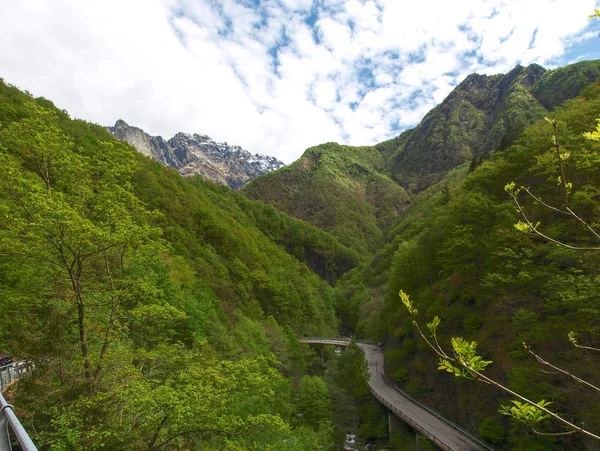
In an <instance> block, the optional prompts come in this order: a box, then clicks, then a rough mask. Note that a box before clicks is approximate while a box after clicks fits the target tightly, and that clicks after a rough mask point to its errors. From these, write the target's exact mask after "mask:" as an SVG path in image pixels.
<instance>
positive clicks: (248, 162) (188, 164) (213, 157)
mask: <svg viewBox="0 0 600 451" xmlns="http://www.w3.org/2000/svg"><path fill="white" fill-rule="evenodd" d="M106 129H107V130H108V131H109V132H110V133H112V134H113V135H114V136H115V137H116V138H117V139H119V140H122V141H126V142H128V143H129V144H131V145H132V146H133V147H135V148H136V149H137V150H138V151H139V152H141V153H143V154H144V155H147V156H149V157H151V158H154V159H156V160H158V161H160V162H161V163H163V164H165V165H167V166H171V167H173V168H175V169H177V170H178V171H179V172H180V173H181V174H182V175H184V176H192V175H201V176H203V177H204V178H206V179H208V180H211V181H213V182H217V183H222V184H224V185H228V186H229V187H230V188H232V189H238V188H241V187H242V186H244V185H246V184H247V183H248V182H249V181H250V180H252V179H254V178H256V177H258V176H259V175H263V174H265V173H267V172H270V171H274V170H275V169H279V168H280V167H282V166H284V163H283V162H281V161H279V160H278V159H276V158H274V157H270V156H266V155H260V154H251V153H250V152H248V151H247V150H244V149H242V148H241V147H240V146H236V145H229V144H228V143H226V142H222V143H219V142H216V141H214V140H213V139H212V138H211V137H210V136H208V135H202V134H199V133H194V134H189V133H183V132H179V133H176V134H175V135H174V136H173V137H172V138H171V139H169V140H165V139H164V138H163V137H162V136H151V135H149V134H148V133H146V132H145V131H144V130H142V129H141V128H138V127H133V126H130V125H129V124H127V123H126V122H125V121H124V120H122V119H119V120H118V121H117V122H116V123H115V125H114V126H113V127H106Z"/></svg>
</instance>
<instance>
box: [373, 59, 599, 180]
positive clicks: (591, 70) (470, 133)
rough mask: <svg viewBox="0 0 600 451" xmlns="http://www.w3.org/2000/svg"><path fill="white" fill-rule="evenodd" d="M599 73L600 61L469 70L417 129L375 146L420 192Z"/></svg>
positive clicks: (506, 140) (507, 140) (498, 145)
mask: <svg viewBox="0 0 600 451" xmlns="http://www.w3.org/2000/svg"><path fill="white" fill-rule="evenodd" d="M599 75H600V61H584V62H580V63H577V64H572V65H569V66H565V67H563V68H559V69H556V70H550V71H548V70H546V69H544V68H543V67H541V66H538V65H537V64H532V65H530V66H528V67H522V66H517V67H515V68H514V69H513V70H512V71H510V72H509V73H508V74H505V75H493V76H487V75H478V74H471V75H469V76H468V77H467V78H466V79H465V80H464V81H463V82H462V83H461V84H460V85H459V86H458V87H456V88H455V89H454V90H453V91H452V92H451V93H450V95H449V96H448V97H447V98H446V99H445V100H444V101H443V102H442V103H441V104H439V105H438V106H437V107H435V108H434V109H432V110H431V111H430V112H429V113H428V114H427V115H426V116H425V118H424V119H423V120H422V121H421V123H420V124H419V125H418V126H417V127H415V128H414V129H412V130H410V131H407V132H405V133H403V134H401V135H400V136H398V137H397V138H394V139H392V140H390V141H386V142H383V143H380V144H378V145H377V146H376V147H377V148H378V149H379V150H380V151H381V152H382V153H383V154H384V156H385V157H386V159H388V160H389V164H390V166H389V173H390V174H391V175H392V177H393V178H394V180H396V181H398V182H399V183H400V184H401V185H402V186H404V187H405V188H407V189H409V190H410V191H421V190H422V189H424V188H426V187H427V186H430V185H432V184H433V183H436V182H438V181H439V180H441V179H442V177H443V176H444V175H445V174H446V173H447V172H448V171H449V170H450V169H452V168H454V167H456V166H458V165H460V164H462V163H464V162H466V161H470V160H471V159H473V158H475V159H478V158H481V157H482V156H485V155H487V154H488V153H489V152H490V151H493V150H498V149H504V148H506V147H508V146H509V145H510V144H511V143H512V142H513V141H514V140H515V139H516V138H517V137H518V136H519V134H520V132H521V131H522V130H523V129H524V128H525V127H526V126H527V125H529V124H532V123H533V122H535V121H536V120H538V119H541V118H543V117H544V116H545V115H546V114H547V113H548V112H549V111H550V110H552V109H553V108H554V107H555V106H557V105H559V104H561V103H562V102H564V101H565V100H568V99H570V98H573V97H575V96H576V95H578V94H579V92H580V91H581V90H582V89H583V88H584V87H586V86H587V85H589V84H590V83H592V82H593V81H595V80H596V79H597V78H598V76H599Z"/></svg>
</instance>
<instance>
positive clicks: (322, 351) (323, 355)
mask: <svg viewBox="0 0 600 451" xmlns="http://www.w3.org/2000/svg"><path fill="white" fill-rule="evenodd" d="M321 362H323V366H325V345H321Z"/></svg>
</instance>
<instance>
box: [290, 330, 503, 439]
mask: <svg viewBox="0 0 600 451" xmlns="http://www.w3.org/2000/svg"><path fill="white" fill-rule="evenodd" d="M300 342H301V343H308V344H319V345H334V346H348V345H350V343H351V341H350V340H346V339H340V338H302V339H301V340H300ZM356 344H357V345H358V346H360V348H361V349H362V350H363V351H364V353H365V359H366V360H367V363H368V364H369V372H370V374H371V376H370V379H369V389H370V390H371V393H372V394H373V396H375V397H376V398H377V399H378V400H379V402H381V403H382V404H383V405H384V406H385V407H386V408H387V409H388V410H389V412H390V413H391V414H393V415H395V416H396V417H398V418H400V419H401V420H402V421H403V422H405V423H407V424H408V425H409V426H411V427H412V428H413V429H415V430H416V431H418V432H420V433H421V434H423V435H425V436H426V437H427V438H429V439H430V440H431V441H433V442H434V443H435V444H436V445H437V446H438V447H439V448H441V449H444V450H453V451H471V450H493V448H491V447H490V446H489V445H487V444H486V443H484V442H483V441H481V440H479V439H478V438H477V437H475V436H473V435H472V434H470V433H469V432H467V431H465V430H464V429H462V428H460V427H459V426H457V425H455V424H454V423H452V422H450V421H449V420H447V419H445V418H444V417H442V416H441V415H439V414H437V413H436V412H434V411H433V410H431V409H430V408H428V407H427V406H424V405H422V404H420V403H419V402H417V401H415V400H414V399H412V398H411V397H410V396H408V395H407V394H406V393H404V392H403V391H402V390H400V389H399V388H397V387H395V386H394V385H393V384H391V383H390V382H389V381H388V380H387V378H386V377H385V374H384V372H383V349H382V348H381V347H379V346H377V345H374V344H368V343H365V342H362V343H361V342H356ZM392 421H393V418H392V417H391V416H390V427H391V425H392Z"/></svg>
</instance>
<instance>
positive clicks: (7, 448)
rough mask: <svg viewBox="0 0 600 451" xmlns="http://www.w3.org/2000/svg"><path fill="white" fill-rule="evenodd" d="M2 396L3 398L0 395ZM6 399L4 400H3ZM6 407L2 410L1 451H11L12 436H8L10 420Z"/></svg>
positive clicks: (0, 419)
mask: <svg viewBox="0 0 600 451" xmlns="http://www.w3.org/2000/svg"><path fill="white" fill-rule="evenodd" d="M0 396H2V395H1V394H0ZM2 399H4V398H2ZM4 410H5V407H2V410H0V451H11V450H12V446H11V444H10V435H9V434H8V418H7V417H6V415H5V413H4Z"/></svg>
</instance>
